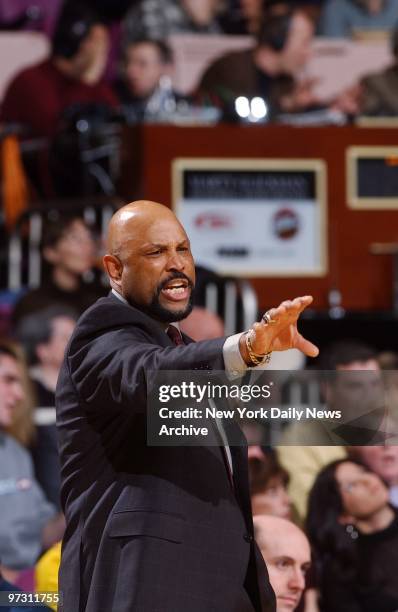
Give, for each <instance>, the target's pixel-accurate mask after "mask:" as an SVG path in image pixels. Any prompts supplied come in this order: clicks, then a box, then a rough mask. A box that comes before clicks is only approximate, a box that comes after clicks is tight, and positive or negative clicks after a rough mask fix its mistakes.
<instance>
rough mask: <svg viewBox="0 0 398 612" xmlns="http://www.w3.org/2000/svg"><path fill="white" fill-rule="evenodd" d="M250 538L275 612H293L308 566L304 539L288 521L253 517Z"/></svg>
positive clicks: (273, 517)
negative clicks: (257, 551)
mask: <svg viewBox="0 0 398 612" xmlns="http://www.w3.org/2000/svg"><path fill="white" fill-rule="evenodd" d="M254 535H255V539H256V542H257V544H258V546H259V548H260V550H261V554H262V555H263V557H264V561H265V563H266V565H267V569H268V575H269V580H270V583H271V586H272V588H273V589H274V592H275V596H276V612H292V611H293V610H296V608H297V607H298V605H299V603H300V599H301V596H302V594H303V591H304V588H305V575H306V572H307V571H308V569H309V567H310V565H311V550H310V545H309V542H308V540H307V538H306V536H305V535H304V533H303V532H302V531H301V529H299V528H298V527H296V525H294V524H293V523H291V522H290V521H287V520H286V519H283V518H280V517H275V516H255V517H254ZM336 612H337V611H336Z"/></svg>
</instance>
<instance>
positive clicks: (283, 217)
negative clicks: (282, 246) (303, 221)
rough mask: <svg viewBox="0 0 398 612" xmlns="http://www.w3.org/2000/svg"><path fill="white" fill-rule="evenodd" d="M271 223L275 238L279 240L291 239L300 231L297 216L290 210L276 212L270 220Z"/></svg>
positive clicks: (283, 209) (282, 209)
mask: <svg viewBox="0 0 398 612" xmlns="http://www.w3.org/2000/svg"><path fill="white" fill-rule="evenodd" d="M272 223H273V231H274V234H275V236H277V237H278V238H280V239H281V240H289V239H290V238H293V237H294V236H296V234H297V233H298V231H299V229H300V221H299V217H298V214H297V213H296V212H295V211H294V210H291V209H290V208H281V209H280V210H278V212H277V213H275V215H274V217H273V219H272Z"/></svg>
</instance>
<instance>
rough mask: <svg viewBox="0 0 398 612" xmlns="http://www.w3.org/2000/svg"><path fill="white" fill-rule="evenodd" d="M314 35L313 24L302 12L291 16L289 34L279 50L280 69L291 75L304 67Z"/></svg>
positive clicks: (309, 55)
mask: <svg viewBox="0 0 398 612" xmlns="http://www.w3.org/2000/svg"><path fill="white" fill-rule="evenodd" d="M313 37H314V26H313V24H312V22H311V21H310V19H309V18H308V17H306V16H305V15H304V14H302V13H297V14H296V15H294V16H293V17H292V20H291V24H290V29H289V34H288V36H287V41H286V44H285V46H284V47H283V49H282V51H281V70H282V71H283V72H287V73H288V74H291V75H293V76H296V75H297V72H298V71H299V70H301V69H302V68H304V66H305V65H306V63H307V62H308V60H309V58H310V57H311V43H312V39H313Z"/></svg>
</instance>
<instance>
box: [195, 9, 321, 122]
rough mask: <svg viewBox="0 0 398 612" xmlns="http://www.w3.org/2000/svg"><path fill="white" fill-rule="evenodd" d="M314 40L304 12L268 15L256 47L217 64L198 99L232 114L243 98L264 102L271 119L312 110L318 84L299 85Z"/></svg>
mask: <svg viewBox="0 0 398 612" xmlns="http://www.w3.org/2000/svg"><path fill="white" fill-rule="evenodd" d="M313 35H314V26H313V23H312V21H311V20H310V19H309V18H308V17H307V15H306V14H305V13H304V12H302V11H299V10H297V9H291V8H289V7H286V9H284V12H283V14H276V15H274V14H272V13H268V14H266V15H265V17H264V21H263V23H262V26H261V28H260V30H259V32H258V34H257V42H256V45H255V47H254V48H252V49H247V50H246V49H245V50H244V51H233V52H231V53H227V54H226V55H223V56H222V57H221V58H219V59H217V60H215V62H213V64H211V65H210V66H209V67H208V68H207V70H206V71H205V72H204V74H203V75H202V77H201V80H200V82H199V85H198V88H197V92H196V96H197V97H199V99H202V100H203V101H206V99H210V100H211V101H212V102H213V103H214V104H215V105H216V106H220V107H221V108H222V109H224V111H226V112H227V113H229V114H230V113H234V104H235V100H236V98H238V97H240V96H245V97H247V98H253V97H256V96H259V97H261V98H263V99H264V100H265V102H266V104H267V107H268V116H269V117H270V118H272V117H274V116H275V115H277V114H278V113H281V112H294V111H299V110H301V111H302V110H306V109H308V108H309V107H311V106H313V105H314V104H315V103H316V100H315V97H314V95H313V94H312V92H311V86H312V82H310V81H301V82H298V81H296V76H297V73H298V72H299V70H301V69H302V68H303V67H304V66H305V64H306V63H307V61H308V59H309V57H310V53H311V42H312V39H313Z"/></svg>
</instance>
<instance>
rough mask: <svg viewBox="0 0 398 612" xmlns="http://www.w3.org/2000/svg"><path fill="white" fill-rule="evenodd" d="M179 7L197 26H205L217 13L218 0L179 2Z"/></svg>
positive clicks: (185, 0)
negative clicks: (180, 6)
mask: <svg viewBox="0 0 398 612" xmlns="http://www.w3.org/2000/svg"><path fill="white" fill-rule="evenodd" d="M181 5H182V7H183V8H184V10H185V11H186V12H187V13H188V15H189V16H190V18H191V20H192V21H193V22H194V23H195V24H196V25H198V26H207V25H208V24H210V23H211V22H212V21H213V19H214V17H215V16H216V14H217V13H218V11H219V9H220V6H221V1H220V0H181Z"/></svg>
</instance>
